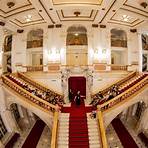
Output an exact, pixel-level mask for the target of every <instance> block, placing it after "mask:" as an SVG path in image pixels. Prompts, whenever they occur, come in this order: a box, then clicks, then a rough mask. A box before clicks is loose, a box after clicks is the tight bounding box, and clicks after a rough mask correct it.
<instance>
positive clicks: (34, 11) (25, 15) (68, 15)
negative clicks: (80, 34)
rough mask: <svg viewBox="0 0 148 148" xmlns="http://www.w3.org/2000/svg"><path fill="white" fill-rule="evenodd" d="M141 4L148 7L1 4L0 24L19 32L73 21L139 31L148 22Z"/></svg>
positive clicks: (32, 0)
mask: <svg viewBox="0 0 148 148" xmlns="http://www.w3.org/2000/svg"><path fill="white" fill-rule="evenodd" d="M11 2H12V3H13V4H14V6H12V5H13V4H12V3H11ZM142 2H146V4H148V0H0V21H3V22H6V23H9V24H11V25H13V26H15V27H18V28H24V27H27V26H30V25H35V24H45V23H47V24H48V25H53V24H62V23H63V22H70V21H73V22H74V21H77V22H78V21H82V22H89V23H92V24H103V25H104V24H107V23H109V24H119V25H123V26H128V27H137V26H139V25H142V24H143V23H145V22H148V6H147V7H146V8H144V6H141V3H142ZM10 4H11V5H10ZM8 5H9V6H8Z"/></svg>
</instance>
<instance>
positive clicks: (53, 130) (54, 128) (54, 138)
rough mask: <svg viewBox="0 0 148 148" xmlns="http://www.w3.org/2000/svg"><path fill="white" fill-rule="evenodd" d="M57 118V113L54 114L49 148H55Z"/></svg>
mask: <svg viewBox="0 0 148 148" xmlns="http://www.w3.org/2000/svg"><path fill="white" fill-rule="evenodd" d="M58 117H59V112H54V118H53V127H52V134H51V135H52V136H51V148H56V147H57V134H58Z"/></svg>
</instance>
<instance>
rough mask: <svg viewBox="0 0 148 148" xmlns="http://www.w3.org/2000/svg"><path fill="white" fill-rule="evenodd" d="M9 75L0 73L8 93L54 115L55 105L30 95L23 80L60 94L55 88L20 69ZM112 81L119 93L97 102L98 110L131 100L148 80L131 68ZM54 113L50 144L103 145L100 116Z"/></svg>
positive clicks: (105, 91) (106, 109)
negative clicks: (111, 97) (46, 85)
mask: <svg viewBox="0 0 148 148" xmlns="http://www.w3.org/2000/svg"><path fill="white" fill-rule="evenodd" d="M12 75H13V77H10V76H8V75H3V76H2V81H3V86H2V87H3V88H4V89H5V90H9V91H10V92H11V95H12V94H15V95H18V96H20V99H22V100H24V101H27V102H28V103H30V104H31V105H32V106H35V107H36V108H38V109H40V110H41V111H44V112H46V113H47V114H48V113H51V115H52V116H53V119H54V116H55V114H54V113H55V112H57V113H58V111H59V108H57V106H56V105H54V104H51V103H49V102H48V100H46V99H42V98H41V97H38V96H36V95H33V94H32V93H31V92H29V91H28V90H26V89H25V87H24V85H23V83H27V84H29V85H30V86H31V87H35V88H36V89H39V90H41V91H49V92H50V94H51V95H53V94H55V95H56V96H59V97H60V98H63V96H62V94H58V93H56V92H53V91H52V90H49V89H48V88H46V87H45V86H42V85H41V84H39V83H37V82H35V81H33V80H32V79H30V78H29V77H26V76H25V75H24V74H22V73H17V74H12ZM18 80H19V81H18ZM114 84H117V85H119V88H120V90H121V94H119V95H118V96H116V97H115V98H113V99H111V100H108V101H106V102H104V103H102V104H100V105H99V106H98V108H99V111H101V112H102V113H106V112H107V111H108V112H109V111H111V109H112V108H114V109H115V108H116V107H118V106H121V105H123V104H124V103H127V102H128V101H131V100H132V99H133V98H134V97H135V96H136V95H138V94H139V93H141V91H143V90H144V89H146V88H147V84H148V75H147V74H139V73H137V72H132V73H130V74H129V75H128V76H127V77H125V78H123V79H121V80H119V81H117V82H115V83H114ZM114 84H111V85H110V86H108V87H107V88H105V89H103V90H101V91H102V93H103V94H104V95H105V94H106V93H107V92H108V90H109V89H110V88H111V87H112V86H113V85H114ZM95 95H96V94H93V95H92V98H93V97H94V96H95ZM58 114H59V116H58V117H57V118H56V119H55V120H56V122H55V120H53V121H54V123H53V128H52V131H53V133H52V135H53V136H52V143H53V144H52V148H55V147H56V146H57V147H58V148H66V147H67V148H68V147H70V148H76V147H77V148H79V147H82V148H83V147H84V148H87V147H88V148H89V147H90V148H96V147H97V148H98V147H103V148H104V146H103V143H105V142H104V138H102V137H103V136H102V135H104V133H105V132H104V131H105V130H104V129H103V128H104V127H103V125H102V123H100V120H101V119H100V116H98V118H99V120H97V119H90V118H89V115H88V113H87V115H86V114H84V115H83V118H82V116H78V117H75V116H70V114H68V113H58ZM101 118H102V116H101ZM70 120H71V122H70ZM86 129H87V130H86ZM100 133H101V134H100ZM100 135H101V136H100ZM76 143H77V144H76ZM106 147H107V146H106Z"/></svg>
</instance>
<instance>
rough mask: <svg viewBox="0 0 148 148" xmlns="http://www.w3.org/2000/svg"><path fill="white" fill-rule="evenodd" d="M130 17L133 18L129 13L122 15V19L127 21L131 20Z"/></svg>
mask: <svg viewBox="0 0 148 148" xmlns="http://www.w3.org/2000/svg"><path fill="white" fill-rule="evenodd" d="M129 19H131V17H130V16H128V15H125V14H124V15H122V20H123V21H125V22H127V21H129Z"/></svg>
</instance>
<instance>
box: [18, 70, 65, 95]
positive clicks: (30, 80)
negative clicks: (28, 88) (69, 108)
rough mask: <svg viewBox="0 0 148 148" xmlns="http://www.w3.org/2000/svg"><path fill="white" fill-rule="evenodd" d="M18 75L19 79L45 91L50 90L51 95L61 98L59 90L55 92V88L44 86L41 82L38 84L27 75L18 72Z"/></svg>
mask: <svg viewBox="0 0 148 148" xmlns="http://www.w3.org/2000/svg"><path fill="white" fill-rule="evenodd" d="M17 74H18V77H20V78H21V79H23V80H24V81H26V82H28V83H30V84H31V85H33V86H35V87H36V88H38V89H40V90H42V91H45V92H50V93H51V95H57V96H60V97H61V98H63V95H62V94H61V93H59V92H56V91H55V90H52V89H49V88H47V87H46V86H44V85H43V84H40V83H39V82H36V81H34V80H33V79H31V78H29V77H28V76H26V75H24V74H23V73H20V72H18V73H17Z"/></svg>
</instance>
